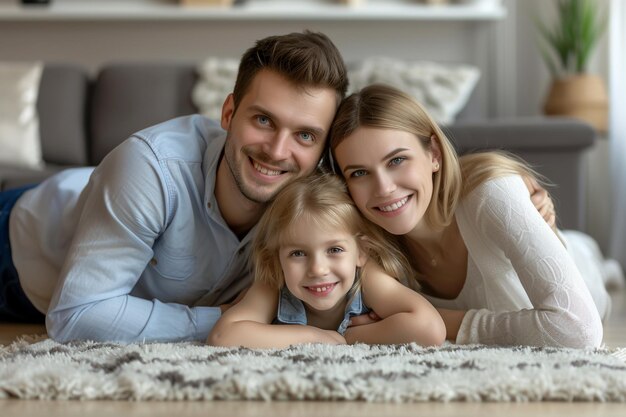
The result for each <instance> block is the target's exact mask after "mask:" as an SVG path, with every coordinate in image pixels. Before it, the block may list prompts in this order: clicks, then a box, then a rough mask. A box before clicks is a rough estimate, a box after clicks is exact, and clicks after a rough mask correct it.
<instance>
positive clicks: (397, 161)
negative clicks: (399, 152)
mask: <svg viewBox="0 0 626 417" xmlns="http://www.w3.org/2000/svg"><path fill="white" fill-rule="evenodd" d="M405 159H406V158H405V157H404V156H396V157H395V158H392V159H391V160H390V161H389V165H391V166H396V165H400V164H401V163H402V162H403V161H404V160H405Z"/></svg>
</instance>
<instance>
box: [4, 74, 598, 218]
mask: <svg viewBox="0 0 626 417" xmlns="http://www.w3.org/2000/svg"><path fill="white" fill-rule="evenodd" d="M194 68H195V64H194V63H182V62H181V63H144V64H111V65H106V66H103V67H102V68H101V69H100V70H99V72H98V73H97V75H96V76H95V77H90V76H89V75H88V74H87V72H86V71H85V70H83V69H81V68H79V67H76V66H69V65H60V64H50V65H46V66H45V69H44V72H43V75H42V79H41V85H40V90H39V92H40V93H39V98H38V102H37V109H38V112H39V119H40V136H41V142H42V152H43V158H44V161H45V167H44V168H43V169H42V170H33V169H25V168H17V167H11V166H2V165H0V189H7V188H12V187H16V186H19V185H23V184H28V183H35V182H39V181H41V180H43V179H44V178H46V177H48V176H49V175H51V174H53V173H54V172H57V171H59V170H61V169H65V168H70V167H74V166H84V165H97V164H98V163H99V162H100V161H101V160H102V158H103V157H104V156H105V155H106V154H107V153H108V152H109V151H111V150H112V149H113V148H114V147H115V146H117V145H118V144H119V143H120V142H122V141H123V140H124V139H126V138H127V137H128V136H129V135H131V134H132V133H133V132H135V131H138V130H140V129H143V128H145V127H147V126H150V125H153V124H156V123H159V122H161V121H164V120H167V119H170V118H173V117H177V116H181V115H185V114H191V113H194V112H196V108H195V107H194V105H193V102H192V100H191V90H192V88H193V85H194V83H195V80H196V74H195V69H194ZM445 130H446V131H447V133H449V135H450V138H451V139H452V141H453V142H454V143H455V145H456V146H457V150H458V151H459V152H460V153H465V152H469V151H476V150H485V149H506V150H510V151H512V152H514V153H516V154H518V155H519V156H521V157H522V158H524V159H525V160H527V161H528V162H529V163H531V164H532V165H533V166H534V167H535V168H536V169H537V171H539V172H540V173H542V174H543V175H545V176H546V177H547V178H548V179H549V180H550V181H551V182H552V183H553V184H554V185H555V186H554V187H553V188H551V189H550V191H551V192H552V194H553V197H554V199H555V202H556V205H557V210H558V213H559V223H560V226H561V227H564V228H572V229H578V230H585V223H584V215H585V213H584V207H585V204H584V199H585V166H584V165H585V164H584V160H585V158H584V152H585V150H587V149H588V148H590V147H591V146H592V145H593V143H594V140H595V132H594V130H593V129H592V128H591V127H590V126H589V125H587V124H585V123H583V122H580V121H576V120H571V119H558V118H550V119H547V118H528V119H526V118H524V119H510V120H484V121H475V120H463V119H461V120H459V121H457V122H455V123H454V124H452V125H449V126H446V127H445Z"/></svg>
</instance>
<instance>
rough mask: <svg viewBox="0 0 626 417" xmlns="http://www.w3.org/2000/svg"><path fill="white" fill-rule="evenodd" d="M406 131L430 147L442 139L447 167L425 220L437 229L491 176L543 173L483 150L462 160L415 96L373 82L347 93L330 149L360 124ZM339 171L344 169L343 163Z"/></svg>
mask: <svg viewBox="0 0 626 417" xmlns="http://www.w3.org/2000/svg"><path fill="white" fill-rule="evenodd" d="M362 126H364V127H372V128H380V129H393V130H401V131H404V132H409V133H412V134H414V135H415V136H416V138H417V139H418V140H419V142H420V143H421V144H422V147H423V148H424V149H425V150H426V151H429V152H430V151H431V149H432V141H436V142H437V144H438V145H439V149H440V151H441V161H439V163H440V166H441V168H440V169H439V170H438V171H437V172H434V173H433V194H432V197H431V201H430V204H429V206H428V209H427V211H426V214H425V219H426V221H427V222H428V224H429V225H431V226H432V227H434V228H443V227H446V226H448V225H449V224H450V223H451V222H452V219H453V216H454V212H455V211H456V207H457V204H458V203H459V200H460V198H461V197H462V196H465V195H467V194H468V193H469V192H470V191H471V190H473V189H474V188H476V187H477V186H478V185H480V184H482V183H483V182H485V181H487V180H488V179H490V178H495V177H499V176H504V175H510V174H520V175H528V176H530V177H537V175H536V173H535V172H534V171H533V170H532V169H530V168H529V167H528V166H527V165H526V164H525V163H524V162H522V161H520V160H519V159H516V158H513V157H512V156H511V155H508V154H505V153H503V152H483V153H477V154H472V155H465V156H462V157H461V158H459V157H458V156H457V153H456V151H455V150H454V147H453V145H452V143H451V142H450V140H449V139H448V138H447V137H446V135H445V134H444V133H443V131H442V130H441V128H440V127H439V126H438V125H437V123H436V122H435V121H434V120H433V118H432V117H431V116H430V115H429V114H428V112H427V111H426V110H425V109H424V107H422V106H421V105H420V104H419V103H418V102H417V101H415V99H413V98H412V97H411V96H409V95H408V94H405V93H403V92H402V91H400V90H398V89H396V88H394V87H391V86H387V85H382V84H373V85H370V86H368V87H365V88H363V89H362V90H361V91H359V92H356V93H354V94H352V95H350V96H349V97H347V98H346V99H345V100H344V101H343V103H342V104H341V106H339V109H338V111H337V115H336V116H335V121H334V122H333V126H332V127H331V130H330V135H329V136H330V141H329V142H330V149H331V156H333V158H332V159H334V151H335V149H336V148H337V146H339V144H340V143H341V142H342V141H343V140H344V139H345V138H346V137H348V136H349V135H351V134H352V133H354V131H355V130H357V129H358V128H359V127H362ZM334 171H335V172H337V173H340V172H341V170H340V169H338V167H337V166H335V167H334Z"/></svg>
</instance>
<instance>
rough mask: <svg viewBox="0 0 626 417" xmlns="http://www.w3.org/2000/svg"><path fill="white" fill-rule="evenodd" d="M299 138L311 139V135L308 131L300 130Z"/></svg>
mask: <svg viewBox="0 0 626 417" xmlns="http://www.w3.org/2000/svg"><path fill="white" fill-rule="evenodd" d="M300 138H301V139H302V140H304V141H307V142H309V141H312V140H313V135H312V134H310V133H308V132H301V133H300Z"/></svg>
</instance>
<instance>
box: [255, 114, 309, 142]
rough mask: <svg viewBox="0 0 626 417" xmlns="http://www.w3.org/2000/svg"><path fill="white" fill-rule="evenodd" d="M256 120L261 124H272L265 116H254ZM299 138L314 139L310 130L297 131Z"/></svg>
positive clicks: (306, 140)
mask: <svg viewBox="0 0 626 417" xmlns="http://www.w3.org/2000/svg"><path fill="white" fill-rule="evenodd" d="M256 119H257V122H259V124H260V125H263V126H269V125H271V124H272V121H271V120H270V118H269V117H267V116H256ZM298 135H299V137H300V139H301V140H302V141H304V142H313V141H315V136H313V134H312V133H310V132H298Z"/></svg>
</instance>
